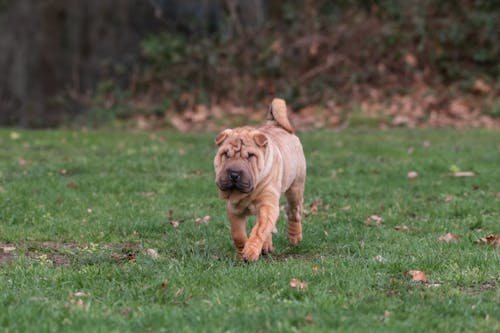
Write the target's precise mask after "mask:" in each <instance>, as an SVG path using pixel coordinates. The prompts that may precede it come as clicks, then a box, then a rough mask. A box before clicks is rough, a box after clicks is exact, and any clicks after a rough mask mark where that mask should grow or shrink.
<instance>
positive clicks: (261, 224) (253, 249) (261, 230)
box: [242, 199, 279, 261]
mask: <svg viewBox="0 0 500 333" xmlns="http://www.w3.org/2000/svg"><path fill="white" fill-rule="evenodd" d="M278 215H279V200H278V199H274V200H272V201H271V202H265V203H262V204H261V205H260V206H259V208H258V212H257V221H256V223H255V226H254V227H253V229H252V232H251V233H250V238H249V239H248V241H247V242H246V244H245V247H244V248H243V252H242V257H243V260H245V261H256V260H257V259H259V256H260V254H261V252H262V247H263V245H264V243H265V242H267V243H266V244H267V245H268V246H269V238H270V237H272V232H273V230H274V228H275V225H276V220H277V219H278ZM270 244H272V243H270ZM266 250H268V249H266Z"/></svg>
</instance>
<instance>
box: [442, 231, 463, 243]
mask: <svg viewBox="0 0 500 333" xmlns="http://www.w3.org/2000/svg"><path fill="white" fill-rule="evenodd" d="M460 237H461V236H460V235H455V234H452V233H450V232H449V233H447V234H446V235H444V236H441V237H438V241H440V242H446V243H449V242H453V241H457V240H459V239H460Z"/></svg>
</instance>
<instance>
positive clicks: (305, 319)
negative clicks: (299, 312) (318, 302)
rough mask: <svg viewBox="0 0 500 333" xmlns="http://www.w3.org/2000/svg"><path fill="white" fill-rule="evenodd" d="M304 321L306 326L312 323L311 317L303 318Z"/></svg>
mask: <svg viewBox="0 0 500 333" xmlns="http://www.w3.org/2000/svg"><path fill="white" fill-rule="evenodd" d="M304 321H305V322H306V323H308V324H311V323H312V322H313V317H312V316H305V317H304Z"/></svg>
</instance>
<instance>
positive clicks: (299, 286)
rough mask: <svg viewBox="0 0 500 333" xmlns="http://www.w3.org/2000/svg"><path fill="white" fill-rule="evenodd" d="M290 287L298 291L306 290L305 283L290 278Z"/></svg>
mask: <svg viewBox="0 0 500 333" xmlns="http://www.w3.org/2000/svg"><path fill="white" fill-rule="evenodd" d="M290 287H292V288H297V289H299V290H302V289H307V282H302V281H300V280H299V279H295V278H291V279H290Z"/></svg>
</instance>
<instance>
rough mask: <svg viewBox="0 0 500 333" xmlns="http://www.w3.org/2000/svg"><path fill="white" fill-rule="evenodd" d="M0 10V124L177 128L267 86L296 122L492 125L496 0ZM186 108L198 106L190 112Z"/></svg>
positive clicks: (58, 4) (155, 2)
mask: <svg viewBox="0 0 500 333" xmlns="http://www.w3.org/2000/svg"><path fill="white" fill-rule="evenodd" d="M0 8H1V9H0V11H1V12H0V28H2V29H0V31H1V32H0V47H1V48H2V50H4V52H2V54H1V55H0V72H1V73H4V75H3V76H4V78H5V79H4V80H3V82H2V83H1V85H0V103H1V104H0V107H1V113H0V123H1V124H4V125H21V126H30V127H33V126H35V127H40V126H42V127H44V126H54V125H59V124H61V123H67V122H68V121H70V122H73V121H75V119H77V120H79V121H80V122H82V121H83V122H84V123H85V124H87V125H88V124H89V121H90V120H92V121H93V123H94V124H99V123H102V122H103V121H107V120H109V119H115V118H116V117H122V118H127V119H129V118H134V117H135V116H136V115H137V114H141V115H142V116H146V117H147V119H148V122H154V123H155V124H158V120H160V122H159V124H160V125H163V124H164V123H165V122H166V123H172V124H173V125H174V126H175V127H178V128H179V129H191V128H192V127H193V126H190V123H192V122H193V116H192V115H190V113H189V112H191V113H193V112H194V113H195V114H196V113H198V118H200V117H201V118H202V119H203V120H207V119H212V118H214V117H216V116H217V112H214V110H213V107H214V106H220V109H221V110H220V112H219V113H222V114H228V113H231V112H232V111H231V110H232V108H233V107H234V106H246V107H249V109H248V110H246V111H245V112H243V113H248V112H251V110H253V109H255V108H262V107H264V106H265V105H266V104H267V103H268V102H269V99H270V97H271V96H274V95H279V96H281V97H284V98H286V99H287V100H288V101H289V102H290V106H291V108H292V110H294V111H296V113H297V114H298V115H299V116H300V119H302V120H303V121H302V122H303V123H304V126H305V127H307V126H324V125H328V126H342V125H346V124H352V123H353V122H355V121H353V119H355V118H356V115H359V114H362V115H363V117H366V116H367V115H368V116H369V117H372V118H375V122H376V123H378V124H379V123H384V124H389V125H407V126H418V125H422V124H425V125H433V126H449V125H452V126H455V125H456V124H459V126H460V125H461V124H462V125H463V124H464V123H467V124H469V125H470V124H472V125H473V126H495V125H498V119H497V118H498V116H499V115H500V106H499V105H500V104H499V102H498V96H499V86H498V83H499V80H500V62H499V61H498V59H500V43H498V35H499V33H500V31H499V26H498V24H497V22H498V21H499V20H500V17H499V16H500V15H499V13H500V11H499V9H500V4H499V3H498V2H496V1H479V0H478V1H471V0H459V1H437V0H427V1H416V0H410V1H403V0H351V1H348V0H344V1H326V0H308V1H281V0H272V1H263V0H251V1H243V0H226V1H222V0H205V1H194V0H189V1H179V0H174V1H163V0H152V1H145V0H142V1H141V0H125V1H118V0H107V1H98V0H90V1H85V2H66V1H63V0H55V1H47V0H45V1H38V2H36V3H33V2H32V1H29V0H19V1H2V2H1V6H0ZM17 22H24V23H23V24H15V23H17ZM200 105H204V106H206V107H207V108H208V111H207V112H205V113H206V114H202V115H201V116H200V115H199V113H200V111H199V106H200ZM311 108H312V110H311ZM186 112H188V115H187V116H185V113H186ZM179 113H180V114H182V116H181V120H180V121H175V119H176V118H175V117H177V116H178V114H179ZM202 113H203V112H202ZM318 113H319V116H318ZM172 118H173V119H174V121H173V122H172V121H171V119H172ZM195 118H196V117H195ZM310 118H314V119H312V120H311V119H310ZM141 119H143V118H141ZM182 122H183V123H184V124H183V125H179V124H180V123H182ZM186 123H187V124H186ZM148 126H151V125H150V124H149V125H148Z"/></svg>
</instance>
